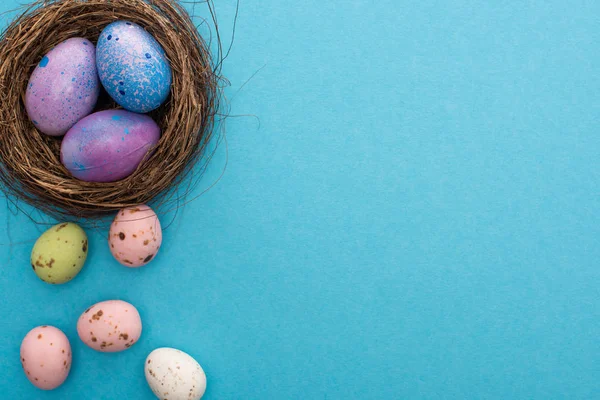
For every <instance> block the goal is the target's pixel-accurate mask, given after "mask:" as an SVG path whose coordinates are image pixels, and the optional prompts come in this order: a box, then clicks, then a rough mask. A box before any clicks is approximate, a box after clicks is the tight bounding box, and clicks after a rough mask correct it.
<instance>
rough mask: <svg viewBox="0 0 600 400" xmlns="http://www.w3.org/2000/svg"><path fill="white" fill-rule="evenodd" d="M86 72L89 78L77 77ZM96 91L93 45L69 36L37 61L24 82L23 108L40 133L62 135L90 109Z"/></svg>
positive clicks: (97, 92)
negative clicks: (25, 82)
mask: <svg viewBox="0 0 600 400" xmlns="http://www.w3.org/2000/svg"><path fill="white" fill-rule="evenodd" d="M86 72H87V73H88V76H91V77H92V78H91V79H86V80H85V81H84V80H79V79H77V78H76V77H77V76H80V75H82V74H85V73H86ZM99 94H100V83H99V80H98V76H97V71H96V52H95V49H94V46H90V42H89V41H88V40H87V39H84V38H72V39H68V40H66V41H64V42H62V43H60V44H59V45H57V46H56V47H54V48H53V49H52V50H50V51H49V52H48V54H46V55H45V56H44V57H43V58H42V59H41V60H40V63H39V64H38V66H37V67H36V68H35V70H34V71H33V73H32V74H31V77H30V79H29V84H28V85H27V91H26V92H25V108H26V110H27V114H28V115H29V118H30V119H31V121H32V122H33V123H34V124H35V126H36V127H37V128H38V129H39V130H40V131H41V132H43V133H45V134H47V135H50V136H61V135H64V134H65V132H67V131H68V130H69V129H70V128H71V127H72V126H73V125H75V123H76V122H77V121H79V120H80V119H81V118H83V117H85V116H86V115H89V114H90V113H91V112H92V110H93V109H94V107H95V105H96V101H97V100H98V95H99ZM76 99H78V100H79V101H77V100H76Z"/></svg>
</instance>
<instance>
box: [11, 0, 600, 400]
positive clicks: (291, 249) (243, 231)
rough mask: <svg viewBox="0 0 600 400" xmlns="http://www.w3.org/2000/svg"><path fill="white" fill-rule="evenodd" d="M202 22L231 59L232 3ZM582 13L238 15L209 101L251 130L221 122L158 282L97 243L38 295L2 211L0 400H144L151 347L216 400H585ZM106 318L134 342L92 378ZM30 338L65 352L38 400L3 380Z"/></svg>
mask: <svg viewBox="0 0 600 400" xmlns="http://www.w3.org/2000/svg"><path fill="white" fill-rule="evenodd" d="M15 5H16V2H14V1H5V2H3V3H1V4H0V11H4V10H8V9H10V8H13V7H14V6H15ZM190 8H191V6H190ZM216 8H217V13H218V17H219V21H220V23H221V29H222V33H223V39H224V41H225V42H226V44H227V41H228V39H229V37H230V35H231V32H232V26H233V24H232V23H233V17H234V13H235V2H234V1H231V0H223V1H218V2H217V4H216ZM599 12H600V5H599V3H598V2H597V1H590V0H572V1H563V0H545V1H541V0H539V1H538V0H526V1H487V2H481V1H472V0H471V1H469V0H439V1H434V0H418V1H416V0H415V1H409V0H379V1H369V0H349V1H333V0H328V1H324V0H319V1H317V0H305V1H300V2H299V1H280V0H261V1H258V0H242V2H241V8H240V17H239V20H238V25H237V32H236V40H235V46H234V49H233V51H232V52H231V55H230V57H229V58H228V59H227V62H226V63H225V67H224V73H225V74H226V76H227V77H228V78H229V79H230V80H231V84H232V85H231V88H230V89H229V90H228V92H227V94H228V96H229V99H230V100H231V106H232V113H233V114H236V115H245V114H251V115H256V116H258V117H259V118H260V125H259V124H258V121H257V120H256V119H255V118H253V117H240V118H232V119H230V120H229V121H228V123H227V137H228V166H227V171H226V173H225V175H224V177H223V179H222V180H221V181H220V182H219V184H218V185H217V186H215V187H214V188H213V189H212V190H210V191H209V192H208V193H206V194H204V195H203V196H201V197H200V198H199V199H198V200H196V201H195V202H193V203H191V204H189V205H187V206H186V207H185V208H183V209H181V210H180V212H179V214H178V215H177V216H176V218H175V219H174V221H173V222H172V223H170V224H169V222H170V221H171V220H172V217H173V215H164V216H163V221H164V224H165V225H169V227H168V229H166V230H165V238H164V246H163V249H162V250H161V253H160V256H159V257H158V258H157V259H156V261H155V262H153V263H152V264H150V265H149V266H148V267H146V268H143V269H139V270H129V269H126V268H123V267H121V266H120V265H119V264H117V263H116V262H115V261H113V259H112V258H111V256H110V254H109V251H108V248H107V244H106V240H105V232H104V231H103V230H101V229H100V230H97V231H92V232H90V237H91V246H90V257H89V262H88V264H87V265H86V267H85V268H84V271H83V272H82V273H81V275H80V276H78V277H77V279H75V280H74V281H73V282H71V283H70V284H67V285H64V286H60V287H52V286H49V285H46V284H44V283H42V282H40V281H39V280H38V279H37V278H36V277H35V275H34V274H33V273H32V271H31V270H30V267H29V264H28V257H29V252H30V250H31V247H32V245H33V242H34V241H35V239H36V237H37V235H39V233H40V232H41V231H42V227H40V226H36V225H35V224H33V223H31V222H30V221H29V220H28V218H27V217H25V216H24V215H23V214H19V213H15V212H14V207H8V206H2V207H0V218H1V220H2V221H5V227H6V229H5V230H4V229H3V230H2V232H0V243H1V246H0V268H1V271H2V272H1V274H0V291H1V293H2V296H1V300H0V337H1V338H2V340H0V392H1V393H3V394H2V398H7V399H9V398H10V399H61V400H62V399H95V400H99V399H107V400H108V399H110V400H113V399H151V398H152V394H151V392H150V391H149V389H148V388H147V386H146V383H145V380H144V375H143V366H142V364H143V360H144V358H145V356H146V355H147V354H148V353H149V352H150V351H151V350H152V349H154V348H156V347H159V346H173V347H177V348H180V349H183V350H185V351H187V352H189V353H190V354H192V355H193V356H194V357H196V358H197V359H198V360H199V361H200V362H201V364H202V365H203V366H204V368H205V370H206V373H207V375H208V390H207V393H206V397H205V398H206V399H209V400H210V399H221V400H223V399H540V400H548V399H566V398H568V399H592V398H598V396H599V393H600V361H599V360H600V357H599V354H600V341H599V340H598V338H599V337H600V326H599V317H600V315H599V314H600V307H599V301H600V298H599V293H600V289H599V287H600V268H599V265H598V260H599V259H600V246H598V238H599V234H600V219H599V211H600V196H599V194H600V193H599V189H600V187H599V179H600V168H599V167H598V155H599V153H600V136H599V135H600V133H599V131H598V120H599V118H598V117H599V114H600V74H599V73H598V67H599V63H600V56H599V52H598V43H599V42H600V28H599V25H598V15H599ZM196 14H197V15H199V16H203V17H208V13H207V10H206V6H204V5H198V6H197V7H196ZM12 15H14V14H9V15H7V16H5V17H4V18H5V22H6V21H8V18H10V17H11V16H12ZM202 29H204V28H202ZM203 32H205V30H204V31H203ZM1 61H2V62H4V60H1ZM257 71H259V72H258V73H257V74H256V75H254V74H255V73H256V72H257ZM253 75H254V77H253V78H252V79H251V80H250V81H249V82H247V84H246V85H245V86H244V87H243V89H242V90H241V91H239V92H238V89H240V87H242V85H243V84H244V83H245V82H246V81H247V80H248V79H249V78H250V77H252V76H253ZM226 155H227V154H226V151H225V147H224V146H221V147H220V150H219V151H218V152H217V154H216V157H215V159H214V161H213V163H212V164H211V167H210V169H209V171H208V173H207V175H206V178H205V180H203V181H202V183H201V185H200V187H198V189H197V190H196V192H195V193H200V192H201V191H202V190H203V189H205V188H207V187H208V186H210V184H211V183H212V182H213V180H214V179H216V178H217V177H218V176H219V174H220V172H221V170H222V168H223V167H224V165H225V161H226ZM112 298H122V299H124V300H127V301H130V302H132V303H133V304H135V305H136V306H137V307H138V308H139V310H140V312H141V314H142V317H143V320H144V323H145V325H144V333H143V337H142V340H141V341H140V342H139V343H138V344H137V345H136V346H134V347H133V348H132V349H131V350H129V351H127V352H124V353H121V354H111V355H108V354H98V353H95V352H94V351H92V350H90V349H88V348H86V347H85V346H84V345H83V344H82V343H81V342H80V341H79V339H78V338H77V335H76V330H75V323H76V320H77V318H78V316H79V314H80V313H81V312H82V311H83V310H85V308H86V307H87V306H88V305H90V304H92V303H95V302H97V301H100V300H106V299H112ZM41 324H51V325H55V326H57V327H59V328H61V329H63V330H64V331H65V332H66V333H67V335H68V336H69V338H70V339H71V343H72V346H73V349H74V350H73V352H74V363H73V370H72V373H71V376H70V377H69V380H68V381H67V382H66V384H65V385H64V386H62V387H61V388H60V389H59V390H56V391H55V392H51V393H44V392H41V391H38V390H36V389H35V388H33V387H32V386H31V385H30V384H29V383H28V382H27V380H26V378H25V376H24V374H23V373H22V371H21V367H20V365H19V356H18V351H19V345H20V342H21V339H22V338H23V336H24V335H25V333H27V331H28V330H29V329H30V328H32V327H34V326H37V325H41Z"/></svg>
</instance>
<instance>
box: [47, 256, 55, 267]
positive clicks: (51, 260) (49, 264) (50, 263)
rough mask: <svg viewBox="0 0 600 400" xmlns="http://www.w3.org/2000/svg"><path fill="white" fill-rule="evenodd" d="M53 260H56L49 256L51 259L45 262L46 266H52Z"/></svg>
mask: <svg viewBox="0 0 600 400" xmlns="http://www.w3.org/2000/svg"><path fill="white" fill-rule="evenodd" d="M55 261H56V260H55V259H54V258H51V259H50V262H49V263H46V266H47V267H48V268H52V266H53V265H54V262H55Z"/></svg>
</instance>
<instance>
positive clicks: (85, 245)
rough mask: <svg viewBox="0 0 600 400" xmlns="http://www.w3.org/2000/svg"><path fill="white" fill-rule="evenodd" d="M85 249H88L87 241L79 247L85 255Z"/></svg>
mask: <svg viewBox="0 0 600 400" xmlns="http://www.w3.org/2000/svg"><path fill="white" fill-rule="evenodd" d="M87 248H88V241H87V240H85V241H84V242H83V246H81V250H82V251H83V252H84V253H85V252H86V251H87Z"/></svg>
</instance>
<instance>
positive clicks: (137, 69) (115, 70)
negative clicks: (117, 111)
mask: <svg viewBox="0 0 600 400" xmlns="http://www.w3.org/2000/svg"><path fill="white" fill-rule="evenodd" d="M96 64H97V67H98V74H99V75H100V81H101V82H102V85H103V86H104V88H105V89H106V91H107V92H108V94H109V95H110V96H111V97H112V98H113V99H114V100H115V101H116V102H117V103H119V105H121V106H122V107H123V108H125V109H126V110H129V111H133V112H137V113H147V112H149V111H152V110H154V109H156V108H158V107H159V106H160V105H161V104H162V103H164V102H165V100H166V99H167V97H168V96H169V93H170V91H171V83H172V76H171V74H172V71H171V66H170V65H169V61H168V60H167V57H166V54H165V51H164V49H163V48H162V47H161V45H160V44H159V43H158V42H157V41H156V39H154V37H152V35H150V34H149V33H148V32H146V30H145V29H144V28H142V27H141V26H139V25H136V24H134V23H132V22H128V21H116V22H113V23H112V24H110V25H108V26H107V27H106V28H104V30H103V31H102V33H100V37H99V38H98V45H97V46H96Z"/></svg>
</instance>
